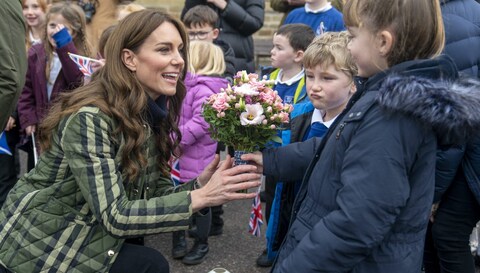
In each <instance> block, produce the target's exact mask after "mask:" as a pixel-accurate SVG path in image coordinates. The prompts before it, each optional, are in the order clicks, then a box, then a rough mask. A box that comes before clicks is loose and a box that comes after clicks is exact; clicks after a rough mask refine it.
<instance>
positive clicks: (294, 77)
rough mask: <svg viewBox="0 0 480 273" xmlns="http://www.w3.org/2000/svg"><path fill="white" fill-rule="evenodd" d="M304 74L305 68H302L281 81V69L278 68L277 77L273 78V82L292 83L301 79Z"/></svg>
mask: <svg viewBox="0 0 480 273" xmlns="http://www.w3.org/2000/svg"><path fill="white" fill-rule="evenodd" d="M304 74H305V69H303V68H302V71H300V72H299V73H298V74H297V75H295V76H293V77H292V78H290V79H288V80H286V81H283V82H282V80H281V79H282V75H283V69H280V71H279V72H278V75H277V78H276V79H275V84H279V83H281V84H286V85H292V84H294V83H296V82H298V81H299V80H301V79H302V78H303V75H304Z"/></svg>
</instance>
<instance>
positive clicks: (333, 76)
mask: <svg viewBox="0 0 480 273" xmlns="http://www.w3.org/2000/svg"><path fill="white" fill-rule="evenodd" d="M305 76H306V81H305V84H306V86H307V94H308V97H309V98H310V101H311V102H312V104H313V106H315V108H317V109H320V110H324V111H326V113H327V114H328V115H329V116H330V117H335V116H337V115H338V114H340V112H342V111H343V109H344V108H345V106H346V104H347V102H348V100H349V99H350V97H351V96H352V94H353V93H354V92H355V85H354V83H353V79H352V77H351V76H349V75H347V74H346V73H345V72H343V71H341V70H337V69H336V68H335V66H334V65H333V64H330V65H328V66H327V67H323V66H322V65H320V64H318V65H316V66H315V67H313V68H305Z"/></svg>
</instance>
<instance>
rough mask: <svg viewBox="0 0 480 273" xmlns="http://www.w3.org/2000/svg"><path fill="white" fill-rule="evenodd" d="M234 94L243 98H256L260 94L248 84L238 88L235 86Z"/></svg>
mask: <svg viewBox="0 0 480 273" xmlns="http://www.w3.org/2000/svg"><path fill="white" fill-rule="evenodd" d="M235 93H237V94H239V95H243V96H257V95H258V94H260V92H258V91H257V90H255V88H254V87H253V86H251V85H250V84H248V83H244V84H242V85H240V86H235Z"/></svg>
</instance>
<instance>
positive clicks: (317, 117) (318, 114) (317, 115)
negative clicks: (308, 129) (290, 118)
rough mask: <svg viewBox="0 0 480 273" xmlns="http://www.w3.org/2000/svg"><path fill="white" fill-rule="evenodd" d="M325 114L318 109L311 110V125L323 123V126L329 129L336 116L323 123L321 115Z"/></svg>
mask: <svg viewBox="0 0 480 273" xmlns="http://www.w3.org/2000/svg"><path fill="white" fill-rule="evenodd" d="M324 113H325V111H322V110H319V109H316V108H315V109H314V110H313V114H312V123H311V124H313V123H314V122H321V123H323V125H325V126H326V127H327V128H330V126H331V125H332V124H333V122H334V121H335V120H336V119H337V117H338V115H337V116H336V117H334V118H332V119H331V120H329V121H325V122H324V121H323V114H324Z"/></svg>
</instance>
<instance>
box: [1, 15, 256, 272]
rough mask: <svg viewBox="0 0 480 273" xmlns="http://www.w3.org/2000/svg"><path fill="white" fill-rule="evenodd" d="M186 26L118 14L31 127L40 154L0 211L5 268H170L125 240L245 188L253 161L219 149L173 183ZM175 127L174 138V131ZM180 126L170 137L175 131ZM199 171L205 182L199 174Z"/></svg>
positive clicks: (168, 225) (181, 223) (175, 222)
mask: <svg viewBox="0 0 480 273" xmlns="http://www.w3.org/2000/svg"><path fill="white" fill-rule="evenodd" d="M187 50H188V37H187V35H186V33H185V30H184V28H183V26H182V24H181V23H180V22H179V21H178V20H176V19H174V18H173V17H171V16H169V15H167V14H165V13H163V12H161V11H157V10H144V11H140V12H135V13H132V14H130V15H129V16H127V17H126V18H125V19H123V20H122V21H121V22H120V24H119V25H118V26H117V27H116V28H115V30H114V31H113V33H112V34H111V36H110V38H109V40H108V42H107V45H106V50H105V52H106V55H107V56H106V64H105V66H104V67H103V68H101V69H100V70H99V72H98V75H97V76H96V77H94V79H93V80H92V82H91V83H90V84H88V85H86V86H84V87H81V88H79V89H77V90H75V92H72V93H69V94H64V95H62V96H61V98H60V99H59V101H58V102H57V103H56V104H55V105H54V106H53V107H52V109H51V112H50V113H49V115H48V116H47V117H46V119H45V120H44V122H43V123H42V125H41V126H40V129H41V130H40V132H41V135H40V142H41V145H42V150H43V154H42V156H41V157H40V160H39V162H38V164H37V165H36V167H35V168H34V169H33V170H32V171H31V172H29V173H28V174H27V175H25V176H24V177H23V178H22V179H20V180H19V181H18V182H17V184H16V186H15V187H14V188H13V189H12V191H11V192H10V193H9V196H8V197H7V200H6V202H5V204H4V206H3V207H2V210H1V211H0V219H2V220H1V222H0V264H2V265H3V266H5V267H6V268H7V269H8V270H11V271H14V272H43V271H52V272H157V273H158V272H168V271H169V268H168V263H167V261H166V260H165V258H164V257H163V256H162V255H161V254H160V253H159V252H157V251H156V250H154V249H151V248H148V247H145V246H138V245H133V244H128V243H125V239H127V238H131V237H138V236H145V235H149V234H155V233H159V232H171V231H175V230H182V229H183V230H185V229H187V228H188V224H189V220H190V218H191V216H192V214H193V213H194V212H196V211H199V210H200V209H201V208H204V207H209V206H214V205H219V204H223V203H225V202H228V201H230V200H236V199H245V198H252V197H253V196H254V195H255V193H248V194H245V193H239V192H237V191H239V190H241V189H247V188H252V187H258V186H259V185H260V176H259V175H258V174H253V173H250V172H252V171H253V170H255V167H253V166H249V165H247V166H236V167H233V168H232V167H231V166H232V161H231V160H230V158H229V157H227V160H226V161H225V162H224V163H222V164H220V166H218V168H217V164H218V160H219V158H218V156H217V157H216V158H215V160H213V162H212V164H210V165H209V166H208V167H207V168H206V169H205V171H203V172H202V173H201V174H200V176H199V177H198V178H197V179H194V180H192V181H190V182H189V183H185V184H184V185H182V186H178V187H173V186H172V183H171V181H170V176H169V167H168V162H167V161H168V159H169V158H170V156H171V154H172V152H173V151H175V150H176V148H177V147H178V145H179V137H180V133H179V130H178V125H177V122H178V117H179V113H180V106H181V104H182V100H183V98H184V96H185V87H184V85H183V79H184V77H185V67H186V66H187V63H188V61H187ZM171 136H174V137H171ZM175 136H177V137H175ZM207 182H208V183H207Z"/></svg>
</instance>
